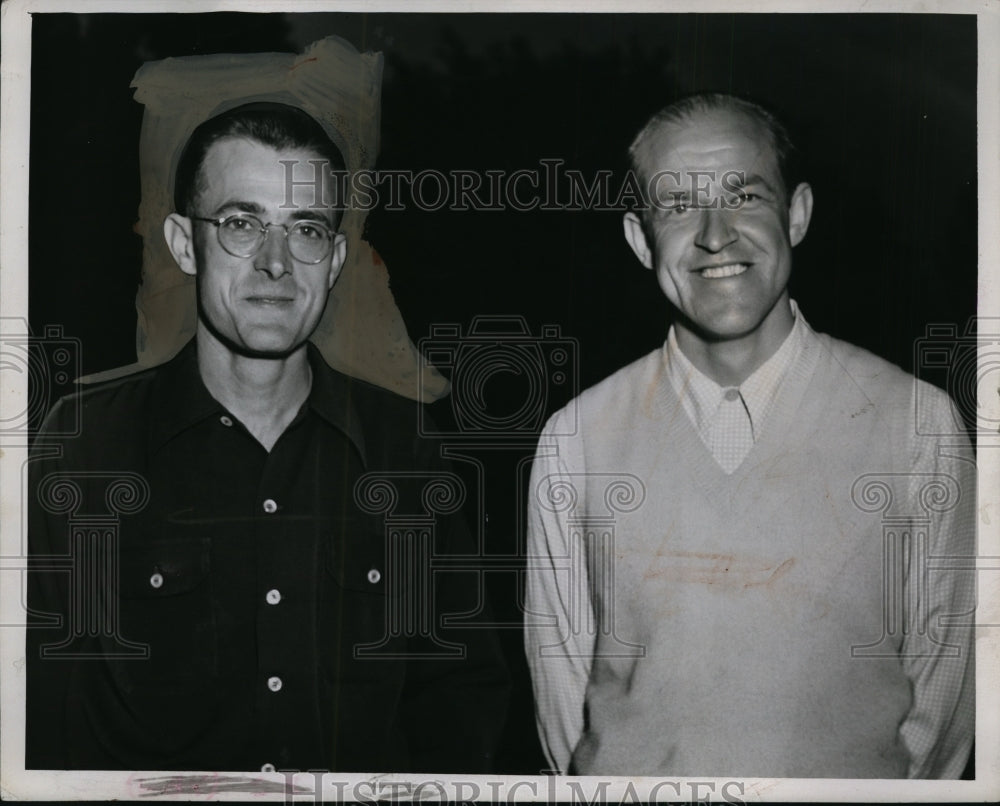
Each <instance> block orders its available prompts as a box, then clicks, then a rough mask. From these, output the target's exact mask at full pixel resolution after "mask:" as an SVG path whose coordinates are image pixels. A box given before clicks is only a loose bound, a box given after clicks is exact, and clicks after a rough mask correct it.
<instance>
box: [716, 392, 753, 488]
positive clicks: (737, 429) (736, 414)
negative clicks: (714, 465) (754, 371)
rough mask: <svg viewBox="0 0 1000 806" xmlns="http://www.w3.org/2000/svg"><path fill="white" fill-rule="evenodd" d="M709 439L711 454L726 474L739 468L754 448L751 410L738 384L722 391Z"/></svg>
mask: <svg viewBox="0 0 1000 806" xmlns="http://www.w3.org/2000/svg"><path fill="white" fill-rule="evenodd" d="M709 442H710V447H711V451H712V455H713V456H714V457H715V460H716V461H717V462H718V463H719V466H720V467H721V468H722V469H723V470H724V471H725V472H726V473H732V472H733V471H734V470H736V468H738V467H739V466H740V465H741V464H742V463H743V460H744V459H745V458H746V456H747V454H748V453H750V450H751V449H752V448H753V442H754V440H753V424H752V422H751V420H750V412H749V411H748V409H747V406H746V401H744V399H743V396H742V395H741V394H740V390H739V389H738V388H736V387H735V386H730V387H728V388H726V389H723V391H722V399H721V400H720V401H719V407H718V409H717V410H716V414H715V419H714V420H713V422H712V425H711V432H710V440H709Z"/></svg>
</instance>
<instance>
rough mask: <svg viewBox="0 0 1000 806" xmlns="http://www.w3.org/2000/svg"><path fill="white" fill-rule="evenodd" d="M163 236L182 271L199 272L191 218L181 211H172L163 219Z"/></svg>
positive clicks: (187, 272) (188, 272)
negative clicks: (183, 214)
mask: <svg viewBox="0 0 1000 806" xmlns="http://www.w3.org/2000/svg"><path fill="white" fill-rule="evenodd" d="M163 237H164V238H165V239H166V241H167V248H168V249H169V250H170V254H171V255H173V256H174V260H175V261H177V265H178V266H180V269H181V271H182V272H184V273H185V274H191V275H194V274H197V273H198V261H197V260H195V256H194V237H193V236H192V223H191V219H190V218H188V217H187V216H182V215H181V214H180V213H171V214H170V215H168V216H167V217H166V219H165V220H164V221H163Z"/></svg>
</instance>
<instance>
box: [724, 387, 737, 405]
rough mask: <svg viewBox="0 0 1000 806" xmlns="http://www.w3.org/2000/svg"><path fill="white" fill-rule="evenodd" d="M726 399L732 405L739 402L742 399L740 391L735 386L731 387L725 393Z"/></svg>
mask: <svg viewBox="0 0 1000 806" xmlns="http://www.w3.org/2000/svg"><path fill="white" fill-rule="evenodd" d="M725 398H726V400H728V401H729V402H730V403H732V402H733V401H734V400H739V399H740V390H739V389H737V388H736V387H735V386H730V387H729V388H728V389H727V390H726V392H725Z"/></svg>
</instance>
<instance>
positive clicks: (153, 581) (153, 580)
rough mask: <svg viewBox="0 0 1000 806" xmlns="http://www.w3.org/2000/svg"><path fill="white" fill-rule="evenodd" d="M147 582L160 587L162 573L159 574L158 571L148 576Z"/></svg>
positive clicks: (161, 585)
mask: <svg viewBox="0 0 1000 806" xmlns="http://www.w3.org/2000/svg"><path fill="white" fill-rule="evenodd" d="M149 584H150V585H152V586H153V587H154V588H162V587H163V574H161V573H159V572H157V573H155V574H153V576H151V577H150V578H149Z"/></svg>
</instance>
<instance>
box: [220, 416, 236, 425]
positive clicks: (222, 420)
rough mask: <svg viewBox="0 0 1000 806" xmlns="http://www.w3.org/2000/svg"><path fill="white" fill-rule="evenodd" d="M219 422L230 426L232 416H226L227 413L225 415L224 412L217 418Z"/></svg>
mask: <svg viewBox="0 0 1000 806" xmlns="http://www.w3.org/2000/svg"><path fill="white" fill-rule="evenodd" d="M219 422H220V423H222V424H223V425H224V426H225V427H226V428H232V425H233V418H232V417H230V416H228V415H226V414H223V415H222V416H221V417H220V418H219Z"/></svg>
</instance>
